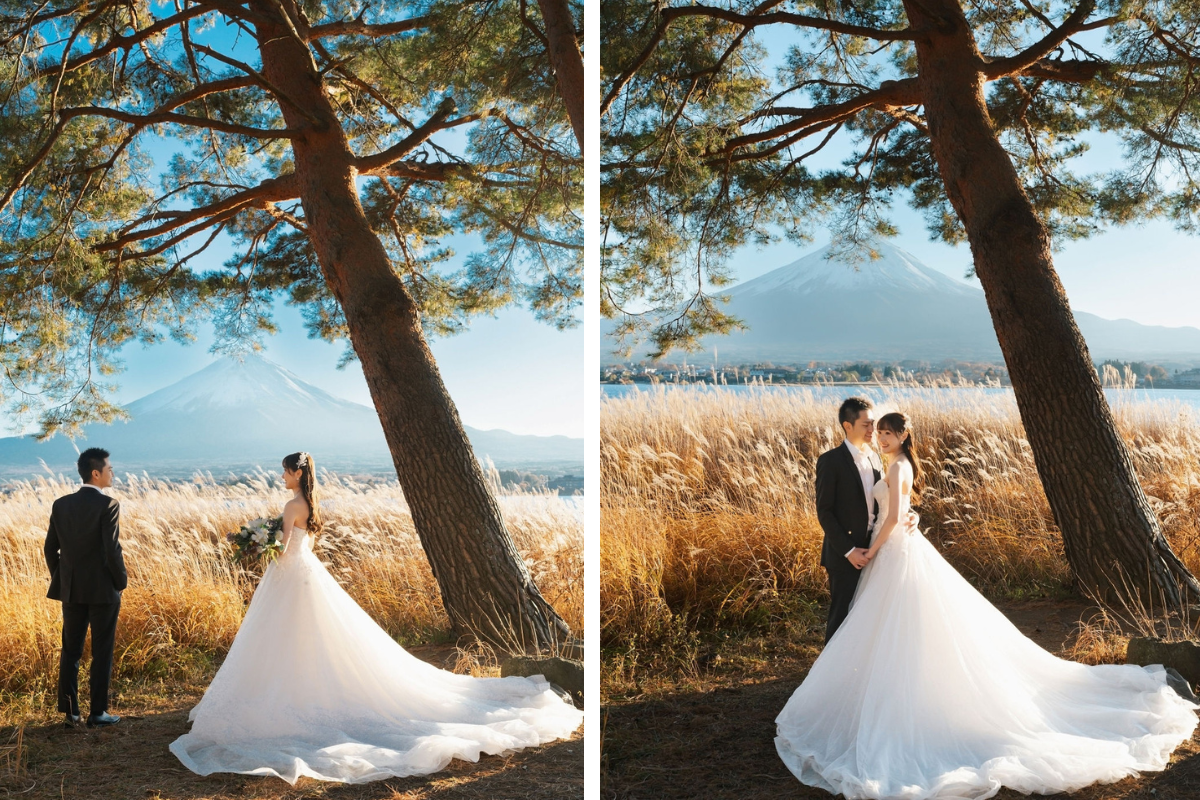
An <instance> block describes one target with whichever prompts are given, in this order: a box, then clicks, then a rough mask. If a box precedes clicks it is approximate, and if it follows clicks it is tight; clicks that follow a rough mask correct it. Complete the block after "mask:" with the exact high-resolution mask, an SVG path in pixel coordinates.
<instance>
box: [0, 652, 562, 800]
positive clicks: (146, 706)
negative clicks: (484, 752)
mask: <svg viewBox="0 0 1200 800" xmlns="http://www.w3.org/2000/svg"><path fill="white" fill-rule="evenodd" d="M409 651H410V652H412V653H413V654H414V655H418V656H420V657H421V658H423V659H425V660H426V661H429V662H430V663H433V664H437V665H438V666H445V665H447V664H449V663H452V662H453V656H452V648H445V647H428V648H410V650H409ZM81 683H83V684H84V685H86V679H85V680H84V681H81ZM203 692H204V686H203V685H202V684H197V685H189V686H182V687H176V690H175V691H173V692H172V693H171V695H170V696H169V697H167V696H162V695H161V694H158V695H134V696H131V697H122V698H121V700H120V703H119V704H118V705H117V706H116V707H114V708H113V709H112V710H113V713H116V714H120V715H121V718H122V719H121V722H120V724H118V725H116V726H115V727H113V728H109V729H96V730H87V729H86V728H80V729H67V728H64V727H62V723H61V718H60V717H59V716H57V715H56V716H54V721H53V723H49V722H43V723H42V724H30V725H26V726H24V728H23V730H22V731H21V734H22V743H23V746H24V751H23V752H22V753H21V754H20V763H21V769H20V771H15V770H14V769H13V765H14V764H15V763H16V762H15V761H13V760H12V759H11V756H12V755H13V744H14V742H15V741H16V737H17V733H18V730H17V729H16V728H11V727H10V728H5V729H0V748H3V747H4V746H5V745H7V748H8V750H7V754H8V756H9V757H10V758H9V760H8V761H7V762H6V761H5V759H3V758H0V796H5V797H14V798H29V800H49V799H50V798H54V799H55V800H93V799H94V800H109V799H110V798H111V799H112V800H138V799H141V798H146V799H147V800H234V799H235V798H236V800H266V799H267V798H270V799H271V800H284V798H287V799H288V800H292V799H294V798H317V797H320V798H330V800H384V799H385V798H386V800H400V799H401V798H403V799H404V800H485V799H486V800H559V799H560V798H581V797H582V796H583V731H582V729H581V730H580V731H579V732H578V733H576V735H575V736H574V737H573V738H572V739H570V740H569V741H562V742H554V743H552V744H549V745H546V746H544V747H541V748H536V749H532V750H526V751H524V752H521V753H517V754H515V755H512V756H508V757H501V756H484V757H482V758H481V759H480V760H479V762H478V763H469V762H464V761H457V760H456V761H453V762H451V764H450V766H449V767H448V768H447V769H446V770H445V771H443V772H439V773H437V774H436V775H430V776H427V777H420V778H396V779H390V780H384V781H376V782H374V783H368V784H362V785H357V786H350V785H345V784H337V783H325V782H321V781H315V780H312V779H310V778H302V779H300V781H299V782H298V783H297V784H296V786H295V787H292V786H289V785H288V784H287V783H286V782H284V781H282V780H280V779H279V778H259V777H252V776H247V775H232V774H218V775H211V776H208V777H200V776H198V775H195V774H193V773H192V772H190V771H188V770H187V769H186V768H185V767H184V766H183V765H182V764H180V763H179V761H178V759H176V758H175V756H174V755H172V754H171V753H170V751H169V750H167V746H168V745H169V744H170V743H171V741H172V740H174V739H175V738H177V737H178V736H180V735H182V734H184V733H186V732H187V729H188V723H187V715H188V711H189V710H190V709H191V708H192V706H194V705H195V704H196V702H197V701H199V699H200V697H201V695H202V694H203ZM0 752H4V751H3V750H2V749H0Z"/></svg>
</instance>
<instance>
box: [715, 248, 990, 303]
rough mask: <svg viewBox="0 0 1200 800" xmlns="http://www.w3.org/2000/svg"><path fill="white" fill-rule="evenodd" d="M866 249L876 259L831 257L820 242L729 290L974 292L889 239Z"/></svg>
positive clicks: (746, 293) (750, 293)
mask: <svg viewBox="0 0 1200 800" xmlns="http://www.w3.org/2000/svg"><path fill="white" fill-rule="evenodd" d="M871 249H872V250H873V251H874V254H875V255H877V256H878V257H877V258H871V257H867V258H864V259H863V260H861V261H858V262H855V263H850V262H847V261H844V260H840V259H837V258H834V257H832V249H831V248H830V247H823V248H821V249H820V250H817V251H816V252H814V253H809V254H808V255H806V256H804V257H803V258H800V259H798V260H796V261H793V262H792V263H790V264H788V265H786V266H782V267H779V268H778V269H774V270H771V271H770V272H768V273H767V274H765V275H760V276H759V277H757V278H754V279H753V280H749V281H746V282H745V283H742V284H739V285H738V286H737V287H735V288H733V289H731V290H730V294H732V295H734V296H737V297H751V296H753V295H756V294H774V293H775V292H780V291H785V292H791V293H795V294H827V293H829V292H836V291H855V292H859V291H864V290H878V291H904V292H946V293H949V294H959V295H971V294H974V295H980V294H981V291H980V289H978V288H977V287H975V286H971V285H970V284H968V283H963V282H962V281H959V280H955V279H954V278H951V277H950V276H949V275H946V274H945V273H942V272H938V271H937V270H935V269H931V268H930V267H927V266H925V265H924V264H922V263H921V262H920V261H919V260H917V257H916V256H914V255H913V254H911V253H909V252H908V251H907V250H902V249H901V248H899V247H896V246H895V245H894V244H891V243H890V242H878V243H875V244H874V245H872V247H871Z"/></svg>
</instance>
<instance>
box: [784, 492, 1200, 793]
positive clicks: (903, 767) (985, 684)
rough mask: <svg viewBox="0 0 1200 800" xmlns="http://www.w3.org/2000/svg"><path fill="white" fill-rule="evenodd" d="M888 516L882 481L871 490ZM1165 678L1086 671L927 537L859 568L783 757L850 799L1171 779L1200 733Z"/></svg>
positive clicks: (794, 714) (895, 543)
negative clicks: (1174, 762)
mask: <svg viewBox="0 0 1200 800" xmlns="http://www.w3.org/2000/svg"><path fill="white" fill-rule="evenodd" d="M874 496H875V499H876V500H878V501H879V503H880V513H879V515H878V516H879V519H881V520H882V519H883V518H884V517H886V516H887V511H886V505H887V501H888V496H887V484H886V483H884V482H882V481H881V482H880V483H879V484H877V486H876V488H875V492H874ZM1196 708H1197V707H1196V706H1195V705H1193V704H1192V703H1189V702H1187V701H1186V700H1184V699H1182V698H1181V697H1180V696H1179V695H1177V694H1176V693H1175V692H1174V691H1173V690H1171V689H1170V688H1168V686H1167V680H1166V674H1165V672H1164V670H1163V668H1162V667H1145V668H1144V667H1139V666H1135V665H1102V666H1086V665H1083V664H1078V663H1075V662H1072V661H1064V660H1062V659H1059V658H1056V657H1055V656H1053V655H1051V654H1050V653H1048V652H1046V651H1045V650H1043V649H1042V648H1041V647H1039V646H1038V645H1037V644H1035V643H1034V642H1032V641H1031V640H1029V639H1028V638H1026V637H1025V636H1024V635H1023V634H1021V632H1020V631H1019V630H1017V628H1016V627H1015V626H1014V625H1013V624H1012V623H1011V622H1009V621H1008V619H1007V618H1005V616H1004V615H1003V614H1001V613H1000V612H999V611H998V610H997V609H996V608H995V607H994V606H992V605H991V604H990V603H989V602H988V601H987V600H986V599H984V597H983V596H982V595H980V594H979V593H978V592H977V591H975V589H974V588H972V587H971V585H970V584H969V583H967V581H966V580H964V579H963V578H962V576H960V575H959V574H958V572H957V571H955V569H954V568H953V567H951V566H950V565H949V564H948V563H947V562H946V561H945V560H944V559H943V558H942V556H941V554H939V553H938V552H937V550H936V549H935V548H934V547H933V546H932V545H931V544H930V543H929V542H928V541H927V540H926V539H925V537H924V536H922V535H921V534H920V533H919V532H912V533H907V532H905V531H903V530H901V529H899V528H897V529H896V530H894V531H893V532H892V534H891V537H890V538H889V539H888V541H886V542H885V543H884V545H883V546H882V547H881V548H880V549H879V552H878V553H877V554H876V556H875V558H874V559H873V560H872V561H871V562H870V563H869V564H868V565H867V567H866V568H865V569H864V570H863V574H862V580H861V582H860V583H859V587H858V591H857V594H856V596H855V598H854V603H853V606H852V607H851V611H850V614H849V616H848V617H847V618H846V621H845V622H844V623H843V624H842V626H841V627H840V628H839V629H838V630H837V632H836V633H835V634H834V636H833V638H832V639H831V640H830V641H829V643H828V644H827V645H826V647H825V650H824V651H823V652H822V653H821V655H820V657H819V658H818V659H817V661H816V663H814V664H813V666H812V669H811V670H810V671H809V674H808V676H807V677H806V678H805V680H804V683H803V684H802V685H801V686H800V688H798V689H797V690H796V692H795V694H794V695H792V698H791V699H790V700H789V701H788V703H787V705H786V707H785V708H784V709H783V711H782V712H781V713H780V715H779V717H778V718H777V720H776V722H777V723H778V735H777V738H776V739H775V744H776V748H777V750H778V752H779V755H780V757H781V758H782V759H783V761H784V762H785V763H786V764H787V766H788V768H789V769H790V770H791V771H792V772H793V773H794V774H795V775H796V776H797V777H798V778H799V779H800V780H801V781H803V782H804V783H806V784H809V785H812V786H819V787H821V788H824V789H827V790H828V791H830V792H833V793H834V794H837V793H839V792H840V793H842V794H844V795H845V796H846V797H847V798H849V800H858V799H859V798H873V799H877V798H904V800H927V799H928V798H937V799H938V800H950V798H954V799H955V800H963V799H966V798H969V799H970V800H976V799H977V798H987V797H992V796H993V795H995V794H996V793H997V792H998V791H999V790H1000V787H1001V786H1007V787H1009V788H1012V789H1016V790H1017V791H1020V792H1037V793H1053V792H1071V791H1074V790H1077V789H1080V788H1082V787H1084V786H1086V785H1089V784H1092V783H1095V782H1097V781H1100V782H1112V781H1116V780H1120V779H1121V778H1123V777H1126V776H1128V775H1132V774H1134V773H1136V772H1140V771H1145V770H1160V769H1163V768H1164V767H1165V766H1166V764H1167V762H1168V760H1169V758H1170V754H1171V752H1172V751H1173V750H1174V749H1175V748H1176V747H1177V746H1178V745H1179V744H1180V743H1181V742H1183V741H1184V740H1186V739H1188V738H1189V737H1190V736H1191V734H1192V731H1193V730H1194V729H1195V727H1196V724H1197V717H1196V711H1195V709H1196Z"/></svg>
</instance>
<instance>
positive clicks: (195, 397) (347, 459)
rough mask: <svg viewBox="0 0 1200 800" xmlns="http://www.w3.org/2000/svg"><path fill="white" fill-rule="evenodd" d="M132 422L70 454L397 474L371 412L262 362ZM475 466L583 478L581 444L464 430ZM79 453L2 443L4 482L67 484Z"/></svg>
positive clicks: (230, 365)
mask: <svg viewBox="0 0 1200 800" xmlns="http://www.w3.org/2000/svg"><path fill="white" fill-rule="evenodd" d="M125 410H126V412H128V414H129V417H130V419H129V420H128V421H124V422H115V423H113V424H111V425H103V424H92V425H88V426H86V427H85V428H84V437H83V438H82V439H81V440H80V441H78V442H77V443H76V444H77V445H78V447H79V448H80V449H83V448H85V447H91V446H99V447H104V448H105V449H107V450H109V451H110V452H111V453H112V454H113V455H112V460H113V463H114V465H115V466H116V468H117V473H118V474H122V473H124V472H140V471H142V470H146V471H148V472H150V473H151V474H153V475H155V476H156V477H160V476H161V477H186V476H190V475H191V474H192V473H193V472H195V471H196V470H206V471H208V470H211V471H212V472H213V473H214V474H218V475H220V474H224V473H226V472H229V471H235V472H239V471H243V470H247V469H252V468H253V467H255V466H257V465H261V466H263V467H264V468H267V469H274V468H275V467H276V466H277V465H278V463H279V460H280V459H281V458H282V457H283V456H285V455H287V454H288V453H292V452H295V451H297V450H307V451H308V452H310V453H312V454H313V456H314V458H315V460H316V463H317V466H318V468H319V467H328V468H330V469H334V470H336V471H340V472H352V473H358V474H361V473H368V474H393V473H392V470H393V467H392V459H391V455H390V454H389V452H388V449H387V443H386V442H385V440H384V436H383V428H382V427H381V426H380V423H379V417H378V415H377V414H376V413H375V409H373V408H369V407H367V406H364V405H361V404H359V403H353V402H350V401H349V400H343V399H342V398H339V397H335V396H334V395H331V394H329V393H328V392H326V391H324V390H322V389H319V388H317V387H316V386H313V385H312V384H310V383H306V382H305V381H304V380H302V379H301V378H299V377H298V376H296V375H295V374H293V373H292V372H289V371H288V370H286V369H284V368H283V367H281V366H279V365H278V364H275V363H273V362H271V361H268V360H266V359H265V358H262V357H259V356H247V357H246V358H245V359H243V360H238V359H236V358H230V357H227V358H222V359H219V360H217V361H214V362H213V363H212V364H210V365H208V366H207V367H205V368H204V369H202V370H200V371H199V372H196V373H194V374H192V375H189V376H188V377H186V378H184V379H183V380H181V381H179V382H177V383H174V384H171V385H170V386H167V387H165V388H163V389H159V390H158V391H156V392H153V393H151V394H148V395H146V396H145V397H142V398H141V399H139V400H135V401H134V402H132V403H130V404H129V405H127V406H126V407H125ZM466 431H467V436H468V438H469V439H470V440H471V444H472V446H473V447H474V449H475V452H476V455H477V456H479V457H480V458H490V459H491V460H492V462H493V463H494V464H495V465H496V467H497V468H500V469H521V470H530V471H539V472H548V473H557V474H562V473H563V472H575V474H580V471H581V470H582V468H583V467H582V465H583V440H582V439H572V438H569V437H566V436H522V435H517V434H513V433H509V432H508V431H503V430H486V431H484V430H477V429H474V428H469V427H468V428H467V429H466ZM76 456H77V451H76V449H75V445H72V443H71V442H70V441H69V440H67V439H65V438H63V437H61V436H55V437H54V438H52V439H50V440H49V441H46V442H37V441H36V440H34V439H33V437H29V436H14V437H8V438H0V474H5V475H10V476H12V475H19V474H29V473H30V472H36V471H39V470H40V469H41V467H40V464H39V460H41V461H45V462H46V464H47V466H49V467H50V468H51V469H53V470H55V471H56V472H58V471H65V472H66V473H67V474H71V473H73V471H74V466H73V465H74V463H75V459H76Z"/></svg>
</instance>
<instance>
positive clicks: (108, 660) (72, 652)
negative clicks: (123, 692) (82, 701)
mask: <svg viewBox="0 0 1200 800" xmlns="http://www.w3.org/2000/svg"><path fill="white" fill-rule="evenodd" d="M62 607H63V632H62V656H61V658H60V660H59V662H58V710H59V711H61V712H63V713H64V714H75V715H78V714H79V661H80V659H81V658H83V643H84V640H85V639H86V638H87V632H88V627H89V626H90V627H91V629H92V669H91V675H90V678H91V680H90V688H91V716H96V715H98V714H103V713H104V712H105V711H108V684H109V682H110V681H111V680H112V671H113V642H114V641H115V640H116V636H117V614H118V612H120V610H121V601H120V600H118V601H117V602H115V603H63V604H62Z"/></svg>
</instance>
